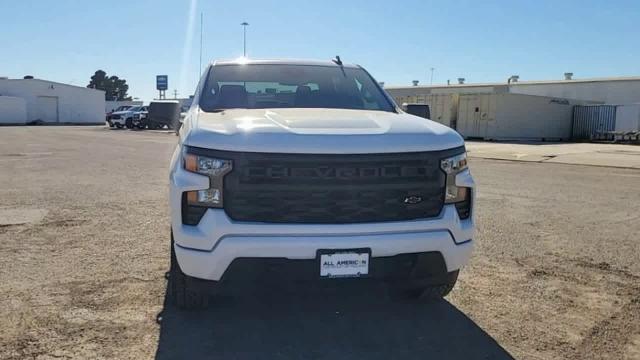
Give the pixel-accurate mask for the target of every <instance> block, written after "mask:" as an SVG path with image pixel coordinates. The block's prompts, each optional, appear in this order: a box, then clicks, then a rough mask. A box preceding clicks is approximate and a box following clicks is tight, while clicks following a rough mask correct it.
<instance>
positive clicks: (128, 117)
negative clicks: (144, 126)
mask: <svg viewBox="0 0 640 360" xmlns="http://www.w3.org/2000/svg"><path fill="white" fill-rule="evenodd" d="M142 114H144V116H146V114H147V107H146V106H131V107H129V108H127V109H126V110H122V111H115V112H113V113H111V115H110V116H109V121H110V124H112V125H114V126H115V127H117V128H118V129H122V128H123V127H125V126H126V127H127V128H128V129H131V128H133V126H134V124H133V121H134V119H135V118H136V116H137V117H138V119H139V117H140V116H143V115H142Z"/></svg>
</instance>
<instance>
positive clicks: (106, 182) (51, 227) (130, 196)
mask: <svg viewBox="0 0 640 360" xmlns="http://www.w3.org/2000/svg"><path fill="white" fill-rule="evenodd" d="M175 143H176V137H175V136H174V135H172V134H169V133H164V132H151V131H146V132H142V131H124V130H120V131H118V130H110V129H108V128H104V127H2V128H0V169H1V170H2V171H0V199H1V202H0V279H1V281H0V359H32V358H36V359H52V358H57V359H59V358H78V359H89V358H92V359H96V358H98V359H100V358H104V359H113V358H131V359H145V358H152V357H156V358H159V359H181V358H183V359H184V358H218V359H223V358H224V359H255V358H262V359H265V358H275V359H329V358H330V359H362V358H366V359H389V358H392V359H401V358H407V359H418V358H442V359H444V358H451V359H508V358H511V357H514V358H518V359H559V358H567V359H592V358H593V359H640V239H639V234H640V171H639V170H631V169H614V168H603V167H589V166H580V165H564V164H553V163H533V162H514V161H498V160H486V159H472V160H471V167H472V172H473V173H474V176H475V177H476V181H477V182H478V183H479V186H480V190H479V193H478V194H479V195H478V203H477V206H478V208H477V210H478V211H477V214H478V217H477V220H478V227H479V233H478V236H477V242H476V243H477V247H476V252H475V254H474V257H473V259H472V263H471V264H470V266H468V267H467V268H466V269H464V271H463V272H462V273H461V278H460V281H459V283H458V285H457V287H456V288H455V289H454V291H453V293H452V294H451V295H450V296H449V297H448V299H447V301H442V302H438V303H432V304H415V303H402V302H397V301H392V300H390V299H388V297H387V295H386V292H385V291H384V290H383V289H379V288H367V289H361V288H344V287H338V286H329V287H326V288H321V289H317V288H309V289H287V288H282V289H280V288H279V289H272V290H271V291H268V290H266V289H259V288H258V289H253V290H250V291H249V290H247V291H248V293H246V294H243V293H240V294H228V295H227V296H224V297H221V298H220V299H219V300H218V301H217V303H216V305H215V307H214V308H213V309H211V310H209V311H206V312H202V313H197V312H195V313H194V312H180V311H177V310H176V309H174V308H173V307H172V306H171V305H168V304H167V303H166V299H165V288H166V281H165V277H164V275H165V271H166V270H167V268H168V258H169V246H168V244H169V225H168V209H167V199H166V198H167V177H168V174H167V166H168V162H169V157H170V154H171V152H172V150H173V147H174V145H175ZM363 290H366V291H363Z"/></svg>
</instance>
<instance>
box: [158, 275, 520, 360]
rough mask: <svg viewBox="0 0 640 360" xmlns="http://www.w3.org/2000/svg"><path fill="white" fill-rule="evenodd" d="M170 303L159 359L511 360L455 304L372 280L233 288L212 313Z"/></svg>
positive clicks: (164, 317) (161, 320)
mask: <svg viewBox="0 0 640 360" xmlns="http://www.w3.org/2000/svg"><path fill="white" fill-rule="evenodd" d="M358 285H360V284H358ZM318 286H322V285H318ZM454 291H455V290H454ZM164 305H165V306H164V309H163V311H162V312H161V313H160V315H159V323H160V340H159V344H158V349H157V351H156V359H163V360H164V359H332V360H333V359H425V358H429V359H512V357H511V355H509V353H507V352H506V351H505V350H504V349H503V348H502V347H501V346H500V345H499V344H498V343H497V342H496V341H495V340H494V339H493V338H492V337H491V336H490V335H489V334H487V333H486V332H485V331H483V330H482V329H481V328H480V327H479V326H478V325H476V324H475V323H474V322H473V320H471V319H469V318H468V317H467V316H466V315H465V314H463V313H462V312H461V311H459V310H458V309H456V307H455V306H453V305H451V304H450V303H449V302H447V301H438V302H432V303H420V302H410V301H402V300H395V299H394V300H390V299H389V297H388V296H387V292H386V291H385V290H384V289H383V288H382V287H381V286H375V285H371V284H367V285H363V286H358V287H357V288H355V287H354V286H350V285H349V286H345V285H344V284H340V285H335V284H331V285H328V286H322V288H317V287H313V288H308V287H307V288H304V290H301V289H300V287H298V288H297V289H291V290H290V289H286V288H279V289H278V288H271V289H269V290H253V291H241V292H240V293H238V292H236V293H227V294H225V295H223V296H220V297H218V298H217V300H216V301H215V302H213V303H212V304H211V305H212V306H211V307H210V309H208V310H206V311H181V310H179V309H177V308H175V307H174V306H173V305H172V304H171V301H170V299H169V298H168V297H167V296H165V304H164Z"/></svg>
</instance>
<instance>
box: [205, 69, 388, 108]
mask: <svg viewBox="0 0 640 360" xmlns="http://www.w3.org/2000/svg"><path fill="white" fill-rule="evenodd" d="M200 107H201V108H202V109H203V110H204V111H218V110H224V109H232V108H242V109H267V108H336V109H359V110H380V111H394V107H393V105H392V104H391V102H390V101H389V100H388V99H387V98H386V97H385V95H384V94H383V93H382V91H381V90H380V88H379V87H378V86H377V84H376V83H375V82H374V80H373V79H372V78H371V76H369V74H368V73H367V72H366V71H364V70H363V69H361V68H341V67H338V66H320V65H279V64H275V65H274V64H269V65H267V64H251V65H218V66H214V67H212V70H211V71H210V72H209V77H208V79H207V82H206V84H205V88H204V91H203V93H202V95H201V98H200Z"/></svg>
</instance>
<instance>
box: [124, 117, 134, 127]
mask: <svg viewBox="0 0 640 360" xmlns="http://www.w3.org/2000/svg"><path fill="white" fill-rule="evenodd" d="M124 123H125V125H126V126H127V129H133V119H131V118H129V119H127V120H125V121H124Z"/></svg>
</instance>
